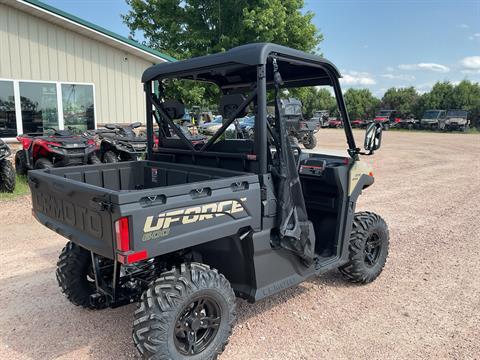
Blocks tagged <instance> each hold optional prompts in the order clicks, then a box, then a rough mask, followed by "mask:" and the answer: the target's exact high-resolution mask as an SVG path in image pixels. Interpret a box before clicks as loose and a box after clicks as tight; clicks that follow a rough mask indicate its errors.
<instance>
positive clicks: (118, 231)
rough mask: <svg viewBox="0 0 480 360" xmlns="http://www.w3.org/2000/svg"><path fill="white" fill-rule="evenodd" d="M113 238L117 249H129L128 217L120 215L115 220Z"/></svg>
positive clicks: (124, 250)
mask: <svg viewBox="0 0 480 360" xmlns="http://www.w3.org/2000/svg"><path fill="white" fill-rule="evenodd" d="M115 238H116V241H117V249H118V250H119V251H122V252H127V251H130V229H129V226H128V217H122V218H120V219H118V220H117V221H115Z"/></svg>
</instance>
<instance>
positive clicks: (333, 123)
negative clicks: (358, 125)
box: [327, 117, 343, 128]
mask: <svg viewBox="0 0 480 360" xmlns="http://www.w3.org/2000/svg"><path fill="white" fill-rule="evenodd" d="M327 124H328V127H329V128H343V121H342V119H339V118H335V117H331V118H328V123H327Z"/></svg>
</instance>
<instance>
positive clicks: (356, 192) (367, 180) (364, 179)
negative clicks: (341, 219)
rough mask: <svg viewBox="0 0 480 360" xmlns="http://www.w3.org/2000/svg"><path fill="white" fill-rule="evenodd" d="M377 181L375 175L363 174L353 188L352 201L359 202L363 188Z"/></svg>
mask: <svg viewBox="0 0 480 360" xmlns="http://www.w3.org/2000/svg"><path fill="white" fill-rule="evenodd" d="M374 182H375V178H374V177H373V176H370V175H367V174H362V176H360V179H359V180H358V182H357V184H356V185H355V188H354V189H353V191H352V193H351V194H350V201H351V202H357V199H358V197H359V196H360V194H361V193H362V191H363V189H366V188H368V187H369V186H370V185H372V184H373V183H374Z"/></svg>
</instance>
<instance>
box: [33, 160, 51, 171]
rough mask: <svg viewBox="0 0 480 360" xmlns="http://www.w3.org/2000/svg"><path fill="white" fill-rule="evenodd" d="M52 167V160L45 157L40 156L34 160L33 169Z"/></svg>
mask: <svg viewBox="0 0 480 360" xmlns="http://www.w3.org/2000/svg"><path fill="white" fill-rule="evenodd" d="M52 167H53V164H52V162H51V161H50V160H48V159H46V158H40V159H38V160H37V161H35V169H50V168H52Z"/></svg>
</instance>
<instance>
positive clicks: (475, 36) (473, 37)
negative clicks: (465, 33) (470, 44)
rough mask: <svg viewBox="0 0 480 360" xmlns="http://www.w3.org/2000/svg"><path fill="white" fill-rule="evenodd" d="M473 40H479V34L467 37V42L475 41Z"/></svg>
mask: <svg viewBox="0 0 480 360" xmlns="http://www.w3.org/2000/svg"><path fill="white" fill-rule="evenodd" d="M475 39H480V33H475V34H473V35H470V36H469V37H468V40H475Z"/></svg>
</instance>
